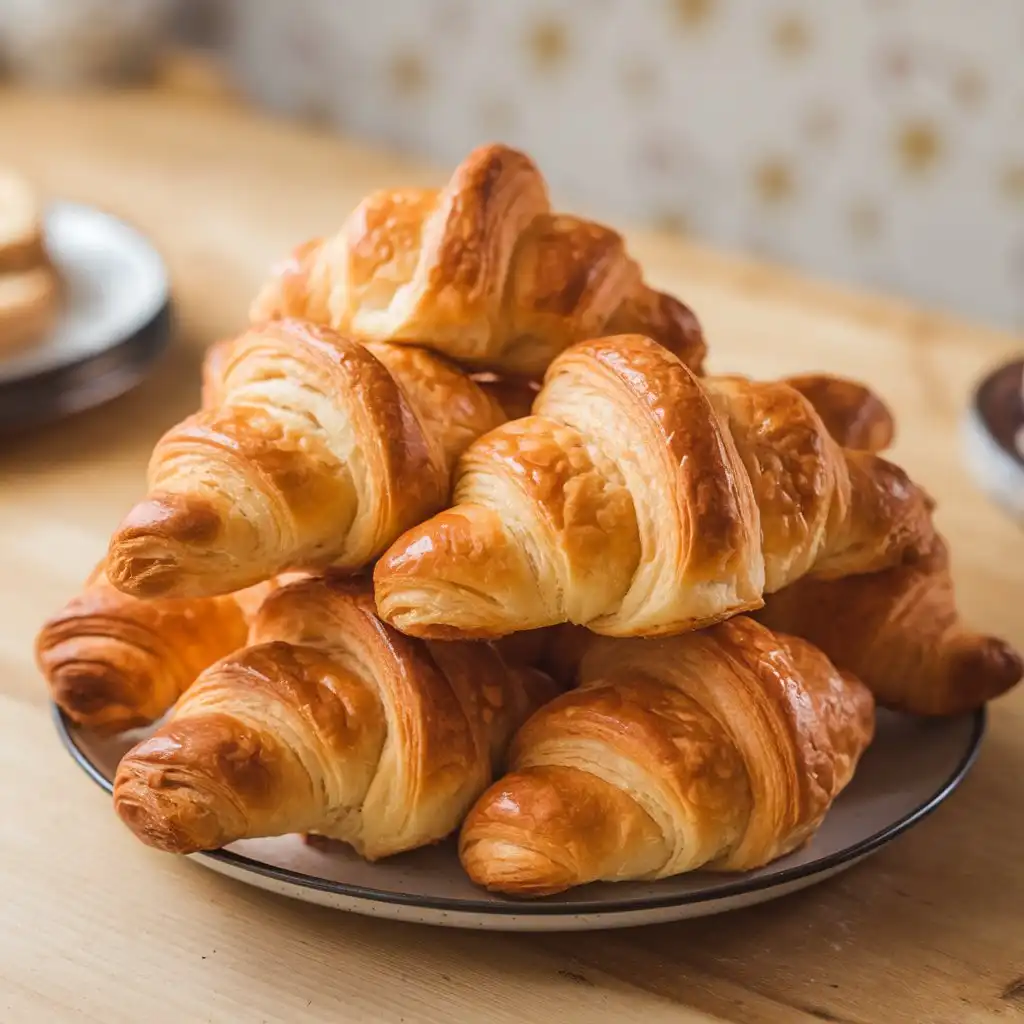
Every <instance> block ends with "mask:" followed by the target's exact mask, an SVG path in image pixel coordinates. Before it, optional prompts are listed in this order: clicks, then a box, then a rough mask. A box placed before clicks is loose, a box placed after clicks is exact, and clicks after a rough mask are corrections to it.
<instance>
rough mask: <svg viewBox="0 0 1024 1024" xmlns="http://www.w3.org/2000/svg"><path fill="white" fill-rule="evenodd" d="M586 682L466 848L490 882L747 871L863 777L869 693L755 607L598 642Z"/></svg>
mask: <svg viewBox="0 0 1024 1024" xmlns="http://www.w3.org/2000/svg"><path fill="white" fill-rule="evenodd" d="M580 675H581V680H582V681H581V685H580V686H579V687H578V688H577V689H575V690H573V691H570V692H569V693H566V694H564V695H562V696H560V697H558V698H556V699H555V700H553V701H552V702H550V703H549V704H547V705H546V706H545V707H543V708H542V709H541V710H540V711H538V712H537V713H536V714H535V715H533V716H532V717H531V718H530V719H529V721H528V722H527V723H526V724H525V725H524V726H523V728H522V729H521V730H520V731H519V733H518V735H517V736H516V739H515V742H514V743H513V747H512V751H511V754H510V767H511V772H510V774H508V775H506V776H505V777H504V778H502V779H499V780H498V781H497V782H496V783H495V784H494V785H493V786H491V788H490V789H488V790H487V792H486V793H484V794H483V796H481V797H480V799H479V800H478V801H477V803H476V805H475V806H474V807H473V809H472V811H471V812H470V814H469V816H468V817H467V819H466V821H465V824H464V825H463V827H462V832H461V837H460V844H459V852H460V857H461V859H462V863H463V866H464V867H465V868H466V870H467V872H468V873H469V875H470V877H471V878H472V879H473V880H474V881H475V882H477V883H478V884H480V885H483V886H486V887H487V888H489V889H493V890H498V891H500V892H505V893H509V894H512V895H518V896H540V895H546V894H550V893H554V892H559V891H561V890H563V889H567V888H570V887H571V886H575V885H582V884H584V883H586V882H592V881H598V880H604V881H618V880H625V879H648V878H650V879H655V878H666V877H669V876H671V875H676V874H680V873H682V872H685V871H693V870H695V869H697V868H701V867H707V868H712V869H715V870H721V871H746V870H750V869H752V868H756V867H760V866H761V865H763V864H767V863H768V862H769V861H771V860H774V859H775V858H777V857H780V856H782V855H783V854H785V853H788V852H789V851H791V850H793V849H795V848H796V847H798V846H799V845H801V844H802V843H803V842H805V841H806V840H807V839H808V838H809V837H810V836H811V835H812V834H813V833H814V832H815V830H816V829H817V828H818V826H819V825H820V824H821V821H822V819H823V818H824V816H825V813H826V812H827V811H828V809H829V807H830V806H831V804H832V801H833V800H834V799H835V797H836V796H837V795H838V794H839V792H840V791H841V790H842V789H843V787H844V786H846V784H847V783H848V782H849V780H850V779H851V777H852V776H853V772H854V769H855V768H856V765H857V761H858V759H859V758H860V756H861V754H862V753H863V751H864V750H865V749H866V747H867V745H868V744H869V743H870V741H871V738H872V734H873V730H874V705H873V702H872V699H871V695H870V693H869V692H868V690H867V689H866V688H865V687H864V686H863V685H862V684H861V683H859V682H858V681H857V680H856V679H855V678H854V677H853V676H850V675H846V674H844V673H842V672H839V671H838V670H836V669H835V668H834V667H833V666H832V665H831V664H830V662H829V661H828V659H827V658H826V657H825V656H824V655H823V654H821V652H819V651H817V650H816V649H815V648H813V647H811V645H810V644H807V643H805V642H804V641H802V640H799V639H796V638H794V637H788V636H785V635H782V634H774V633H772V632H771V631H769V630H768V629H766V628H764V627H763V626H760V625H758V624H757V623H755V622H754V621H753V620H751V619H749V618H748V617H746V616H739V617H737V618H734V619H731V620H729V621H728V622H724V623H720V624H719V625H716V626H713V627H711V628H709V629H707V630H703V631H700V632H696V633H688V634H684V635H683V636H678V637H672V638H665V639H660V640H648V641H643V640H609V639H601V638H595V639H594V640H593V641H592V642H591V644H590V646H589V648H588V650H587V652H586V655H585V656H584V658H583V662H582V666H581V668H580Z"/></svg>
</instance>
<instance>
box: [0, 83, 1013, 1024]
mask: <svg viewBox="0 0 1024 1024" xmlns="http://www.w3.org/2000/svg"><path fill="white" fill-rule="evenodd" d="M0 129H2V130H0V160H5V161H9V162H11V163H13V164H15V165H16V166H20V167H22V168H23V169H24V170H26V171H27V172H29V173H30V174H32V175H33V176H34V177H35V178H36V179H37V180H38V181H39V182H40V184H41V185H42V186H44V187H45V189H46V190H48V191H49V192H50V193H52V194H53V195H61V196H66V197H70V198H74V199H81V200H86V201H90V202H95V203H98V204H101V205H103V206H105V207H108V208H110V209H112V210H114V211H115V212H117V213H120V214H122V215H124V216H125V217H127V218H129V219H131V220H132V221H134V222H135V223H137V224H138V225H140V226H141V227H142V228H143V229H144V230H146V231H148V232H149V233H150V234H151V235H152V237H153V238H154V239H155V241H156V243H157V244H158V246H159V247H160V248H161V249H162V251H163V253H164V255H165V256H166V258H167V260H168V263H169V265H170V267H171V271H172V276H173V281H174V290H175V296H176V301H177V308H178V311H179V314H180V327H181V329H180V338H179V339H178V341H177V343H176V345H175V347H174V350H173V354H172V355H171V356H170V357H169V358H168V359H167V360H166V361H165V363H164V364H163V366H162V368H161V370H160V372H158V373H157V374H156V375H155V376H154V377H153V378H152V379H151V380H150V381H149V382H148V383H147V384H145V385H144V386H143V387H141V388H140V389H139V390H138V391H137V392H135V393H134V394H132V395H129V396H127V397H125V398H124V399H122V400H120V401H118V402H115V403H114V404H113V405H111V406H109V407H107V408H105V409H103V410H100V411H97V412H94V413H91V414H88V415H85V416H82V417H80V418H78V419H76V420H74V421H72V422H68V423H64V424H61V425H58V426H55V427H53V428H52V429H49V430H46V431H44V432H43V433H41V434H39V435H37V436H34V437H31V438H26V439H24V440H23V441H20V442H18V443H16V444H13V445H12V444H11V443H10V442H4V447H3V448H2V449H0V573H2V584H0V808H3V817H2V818H0V893H2V902H0V1020H2V1021H4V1022H5V1024H13V1022H20V1021H33V1022H36V1021H64V1020H78V1019H86V1020H96V1021H103V1022H119V1021H124V1022H132V1024H135V1022H140V1021H147V1022H163V1021H167V1022H192V1021H217V1022H222V1021H223V1022H226V1021H231V1022H236V1021H240V1022H249V1021H268V1022H270V1021H273V1022H288V1024H293V1022H297V1021H307V1020H308V1021H328V1020H330V1021H341V1020H345V1021H375V1022H376V1021H381V1022H383V1021H400V1020H406V1021H421V1020H422V1021H444V1022H451V1021H460V1022H461V1021H478V1020H487V1021H494V1022H505V1021H508V1022H513V1021H515V1022H518V1021H526V1020H535V1019H536V1020H552V1021H559V1022H566V1024H568V1022H572V1021H596V1020H609V1021H611V1020H615V1021H637V1022H643V1024H656V1022H660V1021H696V1020H705V1019H707V1018H706V1017H705V1016H704V1014H709V1015H712V1016H713V1017H717V1018H720V1019H722V1020H727V1021H734V1022H743V1024H778V1022H783V1021H784V1022H787V1024H788V1022H803V1024H819V1022H821V1021H829V1022H842V1024H852V1022H858V1024H863V1022H876V1021H877V1022H884V1024H890V1022H899V1021H914V1022H935V1024H940V1022H941V1024H971V1022H982V1021H984V1022H989V1021H991V1022H996V1021H998V1022H1007V1021H1011V1020H1018V1019H1019V1020H1021V1021H1024V796H1022V781H1021V780H1022V779H1024V689H1022V690H1019V691H1018V692H1017V693H1016V694H1014V695H1012V696H1010V697H1008V698H1006V699H1004V700H1002V701H1000V702H999V703H997V704H996V705H994V706H993V708H992V715H991V722H992V727H991V732H990V734H989V737H988V739H987V741H986V743H985V747H984V750H983V752H982V755H981V758H980V761H979V762H978V765H977V768H976V769H975V771H974V773H973V774H972V775H971V777H970V779H969V780H968V782H967V783H966V784H965V785H964V787H963V789H962V790H961V791H960V792H959V793H958V794H957V795H956V796H955V797H954V798H953V799H952V800H950V801H949V803H948V804H947V805H945V806H944V807H942V808H941V809H940V810H939V811H938V812H937V813H936V814H935V815H934V816H933V817H931V818H930V819H928V820H927V821H926V822H924V823H923V824H922V825H921V826H920V827H919V828H917V829H915V830H913V831H912V832H911V833H910V834H908V835H907V836H905V837H904V838H902V839H900V840H899V841H898V842H896V843H894V844H892V845H891V846H889V847H887V848H886V849H884V850H883V851H882V852H881V853H879V854H878V855H877V856H875V857H873V858H871V859H870V860H868V861H867V862H865V863H864V864H862V865H860V866H859V867H857V868H855V869H853V870H852V871H850V872H849V873H847V874H844V875H842V876H840V877H838V878H836V879H834V880H832V881H830V882H827V883H825V884H823V885H820V886H818V887H816V888H813V889H811V890H808V891H806V892H803V893H799V894H797V895H793V896H790V897H788V898H786V899H783V900H780V901H778V902H776V903H771V904H767V905H765V906H763V907H760V908H755V909H752V910H748V911H743V912H740V913H736V914H731V915H727V916H724V917H719V918H713V919H707V920H698V921H694V922H690V923H684V924H679V925H672V926H660V927H653V928H645V929H636V930H632V931H623V932H609V933H607V934H593V933H591V934H570V935H565V936H558V935H546V936H512V935H509V936H503V935H498V934H475V933H460V932H455V931H446V930H440V929H430V928H427V927H417V926H410V925H403V924H396V923H391V922H386V921H377V920H371V919H368V918H361V917H357V916H354V915H342V914H338V913H332V912H330V911H327V910H321V909H318V908H313V907H309V906H306V905H303V904H300V903H292V902H289V901H287V900H284V899H279V898H275V897H271V896H268V895H265V894H262V893H260V892H257V891H256V890H253V889H249V888H246V887H245V886H243V885H240V884H236V883H233V882H229V881H228V880H226V879H223V878H221V877H219V876H216V875H213V874H210V873H208V872H206V871H204V870H202V869H201V868H199V867H197V866H196V865H194V864H191V863H188V862H186V861H183V860H177V859H175V858H173V857H169V856H166V855H161V854H157V853H154V852H151V851H149V850H147V849H144V848H143V847H141V846H140V845H139V844H138V843H137V842H136V841H135V840H134V839H133V838H132V837H131V836H130V835H129V834H128V832H127V831H126V830H125V829H124V828H122V827H121V825H120V824H119V823H118V822H117V820H116V819H115V817H114V815H113V814H112V813H111V812H110V809H109V807H108V804H107V801H106V799H105V798H104V796H103V795H102V794H101V793H100V792H99V790H97V789H96V788H94V787H93V786H92V785H91V783H89V782H88V781H87V780H86V779H85V778H84V777H83V776H82V775H81V774H80V773H79V772H78V770H77V769H76V768H75V767H74V766H73V765H72V763H71V762H70V760H69V759H68V758H67V757H66V756H65V755H64V753H63V752H62V750H61V749H60V746H59V744H58V742H57V739H56V737H55V735H54V732H53V729H52V727H51V724H50V721H49V715H48V710H47V703H46V696H45V693H44V688H43V684H42V682H41V680H40V679H39V677H38V675H37V673H36V670H35V668H34V667H33V662H32V654H31V644H32V637H33V634H34V632H35V630H36V628H37V626H38V625H39V623H40V621H41V620H42V618H43V617H44V615H46V614H47V613H48V612H50V611H52V610H53V609H55V608H56V607H57V606H58V605H59V604H60V603H61V602H62V601H63V600H64V599H65V598H67V597H68V596H69V595H70V594H71V593H72V592H73V591H74V590H75V588H76V587H77V586H78V584H79V582H80V580H81V579H82V577H83V576H84V575H85V574H86V572H87V570H88V569H89V568H90V567H91V566H92V564H93V562H94V561H96V560H97V559H98V557H99V556H100V554H101V552H102V551H103V549H104V546H105V539H106V536H107V533H108V531H109V530H110V529H111V528H112V527H113V526H114V524H115V523H116V521H117V520H118V518H119V516H120V514H121V513H122V511H123V510H124V509H125V508H126V506H127V505H128V503H129V502H130V501H131V500H133V499H134V498H135V496H136V495H137V494H138V493H139V490H140V488H141V486H142V479H143V466H144V463H145V459H146V456H147V453H148V451H149V449H150V446H151V444H152V443H153V441H154V440H155V439H156V437H157V436H158V434H159V433H160V432H161V431H162V430H163V429H164V428H165V427H166V426H168V425H169V424H170V423H172V422H173V421H174V420H176V419H177V418H178V417H179V416H181V415H182V414H184V413H185V412H187V411H188V410H189V409H191V408H192V407H193V405H194V403H195V402H196V397H197V368H198V363H199V356H200V351H201V349H202V347H203V345H205V344H206V343H208V342H209V341H211V340H212V339H213V338H215V337H217V336H218V335H221V334H224V333H226V332H230V331H232V330H233V329H235V328H237V327H239V325H240V324H241V323H242V317H243V313H244V310H245V308H246V304H247V300H248V299H249V297H250V295H251V293H252V292H253V290H254V288H255V287H256V285H257V284H258V282H259V281H260V279H261V277H262V275H263V273H264V270H265V268H266V267H267V265H268V264H269V262H270V261H271V260H273V259H274V258H276V257H277V256H279V255H280V254H282V253H283V252H284V251H285V250H287V249H288V248H289V247H290V245H291V244H292V243H294V242H296V241H297V240H299V239H301V238H303V237H304V236H306V235H308V234H312V233H314V232H317V231H322V230H325V229H327V228H330V227H331V226H333V225H336V224H338V223H340V221H341V219H342V217H343V216H344V214H345V213H346V212H347V211H348V209H349V208H350V207H351V206H352V205H353V204H354V203H355V202H356V201H357V200H358V198H359V197H360V196H361V195H362V194H363V193H364V192H366V191H367V190H368V189H370V188H372V187H377V186H385V185H392V184H397V183H400V182H409V181H411V180H414V179H420V178H422V179H427V178H430V177H432V176H431V175H429V174H426V173H422V174H421V173H417V172H415V171H411V170H410V169H409V167H408V165H406V164H403V163H402V162H399V161H397V160H395V159H389V158H385V157H381V156H378V155H374V154H372V153H369V152H367V151H366V150H363V149H360V148H357V147H355V146H350V145H346V144H344V143H342V142H339V141H336V140H332V139H330V138H328V137H327V136H323V135H316V134H312V133H310V132H307V131H305V130H301V129H299V128H296V127H289V126H284V125H280V124H276V123H273V122H271V121H269V120H263V119H259V118H257V117H255V116H253V115H251V114H249V113H246V112H245V111H243V110H242V109H241V108H240V107H236V106H235V105H233V104H231V103H228V102H224V103H220V102H216V103H208V102H206V103H200V102H199V101H198V100H196V99H193V98H189V97H184V98H183V97H182V96H181V95H180V94H174V95H173V96H172V95H169V94H166V93H151V94H136V95H118V96H111V97H106V98H92V99H88V100H78V101H72V100H67V99H58V98H42V97H30V96H25V95H19V94H6V95H4V94H0ZM433 177H436V175H434V176H433ZM632 242H633V244H634V247H635V251H636V252H637V253H638V255H639V256H640V257H641V258H642V260H643V262H644V263H645V265H646V267H647V270H648V273H649V276H650V277H651V279H652V280H654V281H655V282H656V283H657V284H660V285H663V286H665V287H667V288H669V289H670V290H673V291H676V292H678V293H679V294H680V295H681V296H683V297H685V298H686V299H687V300H688V301H689V302H691V303H692V304H693V305H694V307H695V308H696V309H697V310H698V311H699V313H700V315H701V317H702V319H703V321H704V323H705V325H706V328H707V333H708V336H709V338H710V342H711V346H712V351H713V360H712V365H713V367H715V368H720V369H726V368H730V369H739V370H743V371H747V372H750V373H753V374H761V375H773V374H780V373H785V372H790V371H796V370H809V369H828V370H833V371H837V372H840V373H847V374H851V375H855V376H860V377H863V378H865V379H867V380H869V381H870V382H871V383H873V384H875V385H877V387H878V389H879V390H880V392H881V393H882V394H883V395H885V396H886V398H888V399H889V400H890V401H891V403H892V404H893V406H894V407H895V408H896V409H897V410H898V414H899V419H900V440H899V444H898V448H897V452H896V454H897V458H898V459H900V460H901V461H902V462H903V463H904V464H905V465H906V466H907V467H908V469H909V470H910V471H911V472H912V474H913V475H914V476H916V477H917V478H919V479H920V480H921V481H922V482H923V483H925V484H926V485H927V486H928V488H929V489H930V490H931V491H932V492H933V493H934V495H935V496H936V498H937V499H938V500H939V503H940V512H939V519H940V521H941V525H942V527H943V528H944V529H945V531H946V532H947V533H948V535H949V537H950V539H951V541H952V544H953V549H954V553H955V563H956V571H957V577H958V581H959V584H960V588H961V597H962V604H963V608H964V611H965V612H966V614H967V616H968V617H969V618H970V619H972V620H974V621H975V622H977V623H980V624H984V625H985V626H986V627H988V628H989V629H991V630H992V631H994V632H998V633H1002V634H1005V635H1007V636H1009V637H1011V638H1013V639H1014V640H1015V641H1016V642H1017V643H1018V644H1024V621H1022V617H1021V607H1022V605H1024V575H1022V571H1021V570H1022V566H1024V534H1022V533H1021V532H1020V530H1019V529H1018V528H1015V527H1014V526H1013V525H1011V524H1010V523H1009V522H1008V521H1006V520H1005V519H1004V518H1003V517H1002V516H1001V515H1000V513H998V512H997V511H996V510H995V509H994V508H992V507H991V506H990V505H989V504H988V503H987V502H986V501H985V500H984V499H983V498H982V497H981V496H979V494H978V493H976V491H975V490H974V489H973V487H972V486H971V484H970V483H969V482H968V480H967V478H966V477H965V474H964V471H963V469H962V465H961V457H960V448H959V443H958V421H959V419H960V416H961V413H962V410H963V408H964V403H965V400H966V397H967V395H968V392H969V389H970V387H971V385H972V383H973V382H974V381H975V380H976V378H977V377H978V376H979V375H980V374H981V373H982V372H983V371H984V370H985V369H986V368H987V367H988V366H989V365H990V364H992V363H994V362H996V361H998V360H1000V359H1002V358H1004V357H1006V356H1009V355H1010V354H1012V353H1013V352H1014V349H1015V345H1019V340H1018V341H1017V342H1015V341H1014V339H1013V338H1011V337H1009V336H1007V335H1003V334H999V333H996V332H994V331H988V330H983V329H981V328H978V327H975V326H970V325H966V324H963V323H957V322H954V321H953V320H951V319H948V318H946V317H943V316H939V315H934V314H929V313H923V312H920V311H917V310H914V309H912V308H909V307H907V306H903V305H899V304H897V303H895V302H891V301H883V300H881V299H876V298H867V297H864V296H860V295H852V294H848V293H845V292H842V291H839V290H838V289H835V288H831V287H826V286H824V285H820V284H812V283H810V282H808V281H806V280H804V279H803V278H800V277H797V276H794V275H792V274H789V273H785V272H783V271H780V270H778V269H774V268H768V267H764V266H759V265H754V264H751V263H747V262H742V261H739V260H736V259H732V258H726V257H723V256H720V255H715V254H711V253H708V252H706V251H703V250H699V249H696V248H693V247H690V246H688V245H683V244H682V243H679V242H677V241H670V240H666V239H659V238H651V237H643V236H640V235H637V236H635V237H634V238H633V239H632Z"/></svg>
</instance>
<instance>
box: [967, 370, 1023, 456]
mask: <svg viewBox="0 0 1024 1024" xmlns="http://www.w3.org/2000/svg"><path fill="white" fill-rule="evenodd" d="M1022 391H1024V359H1014V360H1011V361H1010V362H1008V363H1004V364H1003V365H1002V366H1000V367H997V368H996V369H995V370H993V371H992V372H991V373H990V374H989V375H988V376H987V377H985V379H984V380H982V382H981V383H980V384H979V385H978V386H977V388H976V389H975V391H974V396H973V398H972V400H971V409H972V410H973V412H974V413H975V415H976V416H977V417H978V419H979V420H980V421H981V424H982V426H983V427H984V428H985V431H986V433H987V434H988V435H989V437H990V438H991V439H992V440H993V441H995V443H996V444H997V445H998V446H999V448H1000V449H1001V450H1002V451H1004V452H1005V453H1006V454H1007V455H1008V456H1009V457H1010V458H1011V459H1013V461H1014V462H1015V463H1016V464H1017V465H1018V466H1024V453H1022V452H1021V450H1020V449H1019V448H1018V447H1017V443H1016V437H1017V433H1018V431H1020V430H1022V429H1024V393H1022Z"/></svg>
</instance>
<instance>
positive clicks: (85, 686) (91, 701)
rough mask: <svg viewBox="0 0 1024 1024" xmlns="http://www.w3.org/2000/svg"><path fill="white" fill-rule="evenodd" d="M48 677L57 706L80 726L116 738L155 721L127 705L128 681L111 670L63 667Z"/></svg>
mask: <svg viewBox="0 0 1024 1024" xmlns="http://www.w3.org/2000/svg"><path fill="white" fill-rule="evenodd" d="M44 674H45V675H46V680H47V683H48V684H49V687H50V694H51V696H52V697H53V701H54V703H55V704H56V705H57V706H58V707H59V708H60V709H61V710H62V711H63V712H64V713H65V714H66V715H67V716H68V718H70V719H71V720H72V721H73V722H74V723H75V724H76V725H80V726H82V727H84V728H87V729H90V730H92V731H93V732H96V733H99V734H100V735H112V734H114V733H118V732H125V731H126V730H128V729H135V728H138V727H139V726H143V725H148V724H149V723H150V721H151V720H150V719H149V718H146V717H145V716H143V715H140V714H139V713H138V711H137V710H135V709H133V708H132V707H130V706H129V705H127V704H126V703H125V696H124V694H125V691H126V689H127V687H126V681H125V680H124V679H123V678H122V677H121V676H120V675H119V674H118V673H117V672H116V670H115V669H114V668H112V667H111V666H108V665H102V664H93V663H89V662H84V663H71V664H62V665H57V666H55V667H51V668H50V669H49V671H45V669H44Z"/></svg>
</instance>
